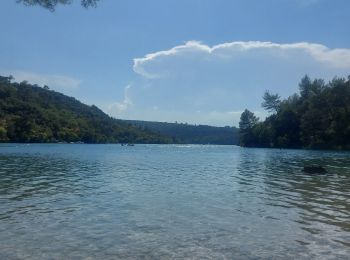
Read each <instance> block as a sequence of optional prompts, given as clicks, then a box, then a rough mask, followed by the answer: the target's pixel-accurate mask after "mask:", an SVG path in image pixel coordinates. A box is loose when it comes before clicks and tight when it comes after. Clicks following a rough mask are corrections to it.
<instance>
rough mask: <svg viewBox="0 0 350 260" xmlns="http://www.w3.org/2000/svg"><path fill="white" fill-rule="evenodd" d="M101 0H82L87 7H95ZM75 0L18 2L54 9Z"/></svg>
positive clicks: (18, 0) (29, 0) (22, 0)
mask: <svg viewBox="0 0 350 260" xmlns="http://www.w3.org/2000/svg"><path fill="white" fill-rule="evenodd" d="M98 1H99V0H81V5H82V6H83V7H85V8H88V7H95V6H96V5H97V2H98ZM72 2H73V0H17V3H23V4H25V5H39V6H41V7H44V8H46V9H49V10H50V11H54V10H55V8H56V6H57V5H58V4H63V5H67V4H71V3H72Z"/></svg>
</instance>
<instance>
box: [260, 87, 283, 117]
mask: <svg viewBox="0 0 350 260" xmlns="http://www.w3.org/2000/svg"><path fill="white" fill-rule="evenodd" d="M280 98H281V97H280V96H279V95H278V94H270V92H269V91H268V90H267V91H265V93H264V96H263V99H264V102H263V103H262V104H261V106H262V107H263V108H265V109H266V110H267V111H269V112H277V111H278V108H279V106H280V103H281V100H280Z"/></svg>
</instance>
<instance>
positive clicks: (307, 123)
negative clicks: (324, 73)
mask: <svg viewBox="0 0 350 260" xmlns="http://www.w3.org/2000/svg"><path fill="white" fill-rule="evenodd" d="M262 107H263V108H265V109H266V110H267V111H269V112H270V113H271V115H270V116H268V117H267V118H266V119H265V120H264V121H262V122H260V121H259V120H258V118H257V117H256V116H255V115H254V113H252V112H251V111H249V110H247V109H246V110H245V111H244V112H243V113H242V115H241V118H240V123H239V127H240V145H241V146H245V147H275V148H310V149H346V150H349V149H350V76H349V77H348V78H347V79H345V78H334V79H333V80H332V81H330V82H329V83H327V84H326V83H325V81H324V80H322V79H314V80H311V79H310V78H309V77H308V76H305V77H303V78H302V80H301V82H300V83H299V94H294V95H292V96H290V97H288V98H287V99H284V100H281V98H280V96H279V95H278V94H271V93H270V92H268V91H266V92H265V94H264V96H263V103H262Z"/></svg>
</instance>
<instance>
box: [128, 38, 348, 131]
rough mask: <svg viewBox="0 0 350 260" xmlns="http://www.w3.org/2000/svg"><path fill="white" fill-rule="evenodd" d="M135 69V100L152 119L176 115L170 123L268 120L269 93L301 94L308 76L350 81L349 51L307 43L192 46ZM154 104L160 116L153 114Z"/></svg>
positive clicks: (150, 57) (139, 62)
mask: <svg viewBox="0 0 350 260" xmlns="http://www.w3.org/2000/svg"><path fill="white" fill-rule="evenodd" d="M133 69H134V71H135V72H136V73H137V75H138V77H137V84H136V86H135V88H136V93H135V95H133V101H134V103H135V104H137V106H138V107H142V110H143V111H149V112H148V118H151V115H153V116H154V119H153V120H158V119H166V115H171V116H169V119H168V120H165V121H169V120H170V121H175V120H177V121H179V122H186V121H187V122H189V123H196V122H197V123H205V122H208V124H209V123H212V124H215V125H220V124H221V125H232V122H233V121H234V122H235V124H237V120H239V114H238V113H235V114H232V113H230V111H243V110H244V109H245V108H248V109H250V110H251V111H256V113H257V114H259V115H258V116H260V117H261V118H263V117H264V115H266V113H264V111H263V110H262V108H261V106H260V104H261V102H262V95H263V93H264V91H265V90H270V91H271V92H272V93H279V94H280V95H281V96H282V97H287V96H289V95H291V94H294V93H295V92H297V91H298V83H299V81H300V79H301V78H302V77H303V76H304V75H305V74H308V75H309V76H310V77H317V78H324V79H325V80H330V79H332V78H333V77H334V76H347V74H348V73H349V72H350V49H341V48H335V49H332V48H329V47H327V46H325V45H322V44H317V43H308V42H298V43H287V44H281V43H274V42H261V41H248V42H243V41H235V42H226V43H221V44H217V45H214V46H208V45H206V44H203V43H201V42H198V41H189V42H186V43H184V44H181V45H178V46H175V47H173V48H170V49H168V50H161V51H157V52H153V53H149V54H146V55H145V56H144V57H140V58H135V59H134V65H133ZM155 104H156V105H157V106H158V107H159V110H158V112H157V113H156V111H153V110H151V109H149V110H148V108H151V107H153V106H154V105H155ZM196 111H200V113H197V112H196ZM161 112H162V113H161ZM163 112H164V113H163ZM144 113H145V112H144ZM141 116H142V115H141ZM140 118H143V117H140ZM230 118H231V120H230Z"/></svg>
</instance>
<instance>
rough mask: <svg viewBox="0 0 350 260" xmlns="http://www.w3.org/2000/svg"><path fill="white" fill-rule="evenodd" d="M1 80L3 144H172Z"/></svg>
mask: <svg viewBox="0 0 350 260" xmlns="http://www.w3.org/2000/svg"><path fill="white" fill-rule="evenodd" d="M11 80H12V78H11V77H2V76H0V142H62V141H66V142H79V141H80V142H85V143H117V142H124V143H125V142H135V143H168V142H170V141H171V138H168V137H165V136H162V135H159V134H156V133H154V132H151V131H149V130H145V129H140V128H138V127H135V126H132V125H131V124H128V123H126V122H124V121H122V120H117V119H113V118H111V117H109V116H108V115H106V114H105V113H103V112H102V111H101V110H100V109H99V108H97V107H96V106H87V105H85V104H82V103H81V102H79V101H77V100H76V99H74V98H72V97H68V96H65V95H63V94H61V93H58V92H55V91H52V90H49V89H48V87H46V86H45V87H44V88H41V87H39V86H37V85H31V84H28V83H27V82H21V83H16V82H14V83H12V82H11Z"/></svg>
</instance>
